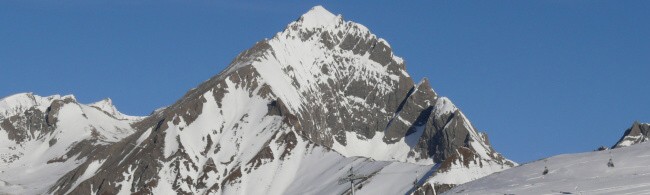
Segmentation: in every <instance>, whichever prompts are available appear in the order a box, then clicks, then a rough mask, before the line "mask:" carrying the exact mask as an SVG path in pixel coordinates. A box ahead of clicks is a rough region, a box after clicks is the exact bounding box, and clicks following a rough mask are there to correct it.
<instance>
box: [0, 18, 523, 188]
mask: <svg viewBox="0 0 650 195" xmlns="http://www.w3.org/2000/svg"><path fill="white" fill-rule="evenodd" d="M23 96H32V97H36V96H34V95H31V94H29V95H25V94H22V95H17V96H12V97H8V98H5V99H3V100H2V102H1V103H0V109H2V110H0V112H2V113H3V115H2V116H1V118H0V120H2V123H1V124H2V126H1V128H2V129H0V132H1V133H0V139H2V140H1V141H2V143H3V144H4V145H6V146H7V147H9V148H10V149H9V150H7V151H6V152H5V151H3V153H2V156H1V157H2V160H3V161H4V162H2V163H3V164H2V169H3V170H2V171H3V172H2V173H0V180H1V181H0V184H1V185H2V186H4V187H2V188H4V189H11V190H4V191H2V190H0V192H5V193H15V192H20V193H28V194H30V193H54V194H66V193H72V194H81V193H84V194H85V193H99V194H104V193H106V194H131V193H144V194H163V193H178V194H342V193H348V192H349V190H350V186H349V184H346V183H342V184H341V183H339V182H338V180H339V179H340V178H343V177H345V176H346V175H348V171H349V169H350V167H353V172H354V173H355V174H359V175H364V176H365V177H364V179H362V180H359V181H358V182H359V183H358V184H357V185H358V186H357V190H356V191H357V192H358V193H360V194H362V193H363V194H387V193H388V194H405V193H412V192H414V191H416V190H417V192H424V191H427V190H429V191H432V190H433V188H435V189H438V190H439V191H444V190H445V189H448V188H449V187H451V186H454V185H458V184H461V183H464V182H467V181H471V180H474V179H477V178H479V177H483V176H485V175H488V174H490V173H493V172H496V171H500V170H503V169H507V168H509V167H512V166H513V165H514V163H513V162H511V161H509V160H507V159H505V158H504V157H502V156H501V155H500V154H499V153H497V152H496V151H495V150H494V149H493V148H492V147H491V146H490V144H489V141H488V139H487V136H486V134H483V133H479V132H478V131H477V130H476V129H475V128H474V126H473V125H472V124H471V123H470V122H469V120H468V119H467V118H466V117H465V115H464V114H463V113H462V112H461V111H460V110H459V109H458V108H457V107H456V106H454V104H453V103H452V102H451V101H450V100H449V99H448V98H445V97H442V96H439V95H438V94H436V93H435V92H434V91H433V89H432V88H431V86H430V84H429V82H428V81H427V80H426V79H424V80H422V81H420V82H418V83H415V82H414V81H413V80H412V79H411V77H410V76H409V74H408V73H407V71H406V65H405V62H404V60H402V59H401V58H399V57H397V56H395V55H394V53H393V51H392V49H391V47H390V45H389V44H388V42H387V41H385V40H383V39H381V38H378V37H377V36H376V35H374V34H372V33H371V32H370V30H368V29H367V28H366V27H365V26H363V25H361V24H358V23H354V22H351V21H345V20H344V19H343V17H342V16H341V15H334V14H332V13H330V12H329V11H327V10H325V9H324V8H323V7H321V6H316V7H314V8H312V9H311V10H309V11H308V12H307V13H305V14H304V15H302V16H301V17H300V18H299V19H298V20H296V21H294V22H291V23H290V24H289V25H288V26H287V27H286V29H285V30H284V31H282V32H279V33H277V34H276V35H275V36H274V37H273V38H271V39H265V40H263V41H260V42H257V43H256V44H255V45H254V46H253V47H252V48H250V49H248V50H246V51H244V52H242V53H241V54H239V55H238V56H237V57H236V58H235V59H234V60H233V61H232V62H231V64H230V65H229V66H228V68H226V69H225V70H223V71H222V72H220V73H219V74H218V75H216V76H214V77H212V78H210V79H209V80H207V81H205V82H204V83H202V84H200V85H199V86H198V87H196V88H194V89H192V90H190V91H189V92H187V93H186V94H185V95H184V96H183V97H182V98H181V99H179V100H178V101H177V102H175V103H174V104H172V105H171V106H169V107H166V108H163V109H158V110H156V111H155V112H154V113H152V114H151V115H150V116H146V117H131V116H126V115H123V114H121V113H119V111H117V110H116V109H114V107H113V106H112V104H111V103H110V100H105V101H101V102H99V103H96V104H91V105H84V104H80V103H77V102H76V101H75V100H74V99H73V98H72V99H70V100H66V99H65V98H62V97H59V96H56V97H54V96H52V97H38V98H40V99H48V101H40V100H39V101H38V102H31V103H29V104H22V105H21V106H15V104H13V103H12V102H13V101H14V100H13V99H21V98H25V97H23ZM38 98H37V99H38ZM49 99H51V100H52V101H50V100H49ZM59 99H61V100H59ZM20 101H26V102H30V100H20ZM56 102H58V103H56ZM68 108H69V109H68ZM90 113H92V114H90ZM33 116H37V117H33ZM50 117H53V118H54V119H51V120H50ZM78 120H83V121H86V122H87V123H84V125H76V124H77V121H78ZM43 121H45V122H43ZM125 124H126V125H125ZM35 125H36V126H35ZM34 132H37V133H34ZM66 133H70V135H66V136H65V137H66V138H65V139H66V140H67V141H66V142H64V143H61V142H59V141H54V142H55V144H53V145H50V146H47V145H48V144H47V143H49V142H52V141H51V140H59V139H60V138H61V137H62V135H63V134H66ZM72 134H78V135H79V136H74V135H72ZM17 135H20V136H17ZM35 135H38V136H35ZM81 135H88V136H81ZM118 135H119V136H118ZM57 145H59V146H57ZM40 154H47V155H45V156H42V155H40ZM34 159H38V161H34ZM28 162H29V163H28ZM21 168H22V170H21ZM26 168H28V170H25V169H26ZM54 170H56V171H54ZM15 175H22V176H23V177H19V178H15V177H14V176H15ZM45 175H46V176H45ZM34 178H40V179H34ZM414 180H415V181H416V182H415V184H414V182H413V181H414Z"/></svg>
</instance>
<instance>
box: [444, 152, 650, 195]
mask: <svg viewBox="0 0 650 195" xmlns="http://www.w3.org/2000/svg"><path fill="white" fill-rule="evenodd" d="M610 158H612V162H613V163H614V167H608V166H607V163H608V161H609V159H610ZM544 167H547V168H548V174H546V175H543V174H542V173H543V171H544ZM445 194H650V143H640V144H636V145H632V146H629V147H624V148H617V149H612V150H605V151H595V152H586V153H579V154H564V155H558V156H554V157H550V158H547V159H543V160H539V161H535V162H532V163H527V164H523V165H521V166H518V167H514V168H511V169H508V170H505V171H502V172H498V173H494V174H492V175H489V176H487V177H484V178H481V179H478V180H475V181H472V182H469V183H466V184H463V185H460V186H458V187H456V188H454V189H452V190H451V191H448V192H447V193H445Z"/></svg>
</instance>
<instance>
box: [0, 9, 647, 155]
mask: <svg viewBox="0 0 650 195" xmlns="http://www.w3.org/2000/svg"><path fill="white" fill-rule="evenodd" d="M108 2H111V3H108ZM318 4H323V5H324V6H325V8H327V9H329V10H330V11H332V12H333V13H340V14H343V15H344V17H345V18H346V19H348V20H353V21H356V22H359V23H362V24H364V25H366V26H367V27H369V28H370V29H371V30H372V31H373V32H374V33H375V34H377V35H378V36H380V37H383V38H384V39H386V40H388V41H389V42H390V44H391V45H392V46H393V49H394V51H395V52H396V54H397V55H399V56H402V57H403V58H404V59H405V60H406V61H407V69H408V70H409V72H410V73H411V74H412V75H413V76H414V77H415V78H416V80H419V79H420V78H422V77H428V78H429V79H430V80H431V83H432V85H433V87H434V89H435V90H436V91H437V92H438V93H439V94H441V95H443V96H448V97H450V98H451V99H452V101H454V102H455V103H456V105H457V106H459V107H460V108H461V109H462V110H463V111H464V112H465V113H466V115H467V116H468V117H469V118H470V120H471V121H472V122H473V124H474V125H475V126H476V127H477V128H479V129H481V130H482V131H486V132H488V134H489V135H490V138H491V142H492V144H493V145H494V147H495V148H496V149H497V150H498V151H500V152H502V153H503V154H504V155H506V156H507V157H508V158H511V159H513V160H515V161H518V162H527V161H531V160H535V159H538V158H542V157H546V156H550V155H556V154H561V153H569V152H582V151H589V150H592V149H595V148H596V147H598V146H600V145H607V146H609V145H612V144H614V142H615V141H616V140H617V139H618V138H619V136H620V135H621V134H622V133H623V131H624V130H625V129H626V128H628V127H629V126H630V125H631V124H632V122H633V121H635V120H639V121H642V122H643V121H646V122H650V103H649V100H650V81H649V79H650V14H649V13H650V12H649V11H648V10H650V1H625V2H619V1H534V2H533V1H498V2H494V1H490V2H487V1H426V2H418V3H414V2H372V3H360V2H354V3H346V4H343V3H341V2H338V1H337V2H336V3H323V2H306V1H305V2H302V1H301V2H300V3H277V2H270V1H258V2H249V3H242V2H208V1H192V2H189V3H188V2H182V1H163V2H156V1H134V2H130V1H92V0H91V1H88V2H87V1H77V0H69V1H56V2H52V1H27V2H22V1H13V0H9V1H2V2H0V83H2V86H1V87H0V96H3V97H4V96H7V95H10V94H14V93H19V92H28V91H32V92H35V93H36V94H39V95H51V94H75V95H76V96H77V98H78V99H79V100H80V101H81V102H83V103H90V102H93V101H97V100H100V99H102V98H105V97H110V98H112V99H113V101H114V103H115V104H116V105H117V106H118V109H120V110H121V111H123V112H125V113H127V114H132V115H146V114H148V113H150V112H151V111H152V110H154V109H156V108H158V107H162V106H166V105H169V104H171V103H173V102H174V101H175V100H176V99H178V98H180V97H181V96H182V95H183V94H184V93H185V92H186V91H187V90H189V89H190V88H192V87H195V86H197V85H198V84H199V83H201V82H202V81H204V80H206V79H208V78H210V77H211V76H213V75H214V74H217V73H218V72H219V71H221V70H222V69H223V68H225V66H226V65H227V64H228V63H229V62H230V61H231V60H232V59H233V57H235V56H236V55H237V54H238V53H239V52H241V51H243V50H245V49H247V48H249V47H250V46H252V44H253V43H255V42H256V41H259V40H261V39H263V38H269V37H272V36H273V35H274V34H275V33H276V32H278V31H281V30H282V29H283V28H284V27H285V26H286V25H287V24H288V23H289V22H291V21H293V20H295V19H297V18H298V17H299V16H300V15H301V14H302V13H304V12H305V11H307V10H308V9H309V8H311V7H312V6H314V5H318Z"/></svg>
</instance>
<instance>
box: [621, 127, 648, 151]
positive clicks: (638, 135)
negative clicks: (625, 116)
mask: <svg viewBox="0 0 650 195" xmlns="http://www.w3.org/2000/svg"><path fill="white" fill-rule="evenodd" d="M648 140H650V124H648V123H639V122H634V124H632V127H630V128H629V129H627V130H625V134H623V136H622V137H621V139H620V140H619V141H618V142H616V144H615V145H614V146H613V147H612V148H621V147H627V146H631V145H634V144H638V143H641V142H646V141H648Z"/></svg>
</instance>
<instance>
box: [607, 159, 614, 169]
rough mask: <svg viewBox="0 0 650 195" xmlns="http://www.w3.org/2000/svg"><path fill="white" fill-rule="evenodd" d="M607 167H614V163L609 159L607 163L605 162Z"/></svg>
mask: <svg viewBox="0 0 650 195" xmlns="http://www.w3.org/2000/svg"><path fill="white" fill-rule="evenodd" d="M607 166H608V167H614V162H613V161H612V159H611V158H610V159H609V162H607Z"/></svg>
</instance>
